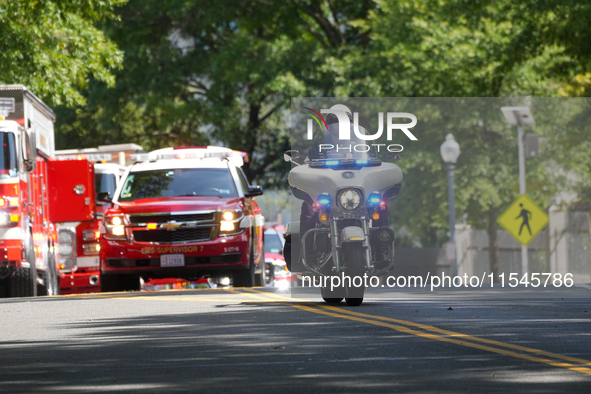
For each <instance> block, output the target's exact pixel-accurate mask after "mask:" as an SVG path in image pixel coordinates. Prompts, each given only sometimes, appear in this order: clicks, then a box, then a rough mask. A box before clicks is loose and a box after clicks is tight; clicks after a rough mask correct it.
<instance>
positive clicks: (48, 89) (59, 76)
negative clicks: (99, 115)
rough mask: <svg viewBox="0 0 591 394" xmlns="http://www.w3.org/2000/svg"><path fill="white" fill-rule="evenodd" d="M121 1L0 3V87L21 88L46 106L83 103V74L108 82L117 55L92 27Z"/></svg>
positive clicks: (4, 0) (21, 0) (110, 82)
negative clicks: (43, 101) (22, 85)
mask: <svg viewBox="0 0 591 394" xmlns="http://www.w3.org/2000/svg"><path fill="white" fill-rule="evenodd" d="M123 2H124V0H101V1H98V0H14V1H13V0H10V1H9V0H0V64H2V68H1V69H0V83H3V84H24V85H26V86H28V87H29V88H30V89H31V90H32V91H33V92H35V93H36V94H37V95H39V96H41V97H43V98H44V99H45V100H46V101H47V102H48V103H49V104H50V105H60V104H61V105H68V106H71V105H75V104H83V103H84V102H85V100H84V97H83V95H81V93H80V89H84V88H86V87H87V84H88V80H89V76H92V77H93V78H95V79H96V80H99V81H102V82H104V83H106V84H108V85H113V84H114V78H113V75H112V73H111V72H112V70H113V69H115V68H116V67H118V66H119V65H120V63H121V61H122V53H121V52H120V51H119V50H118V49H117V47H116V46H115V45H114V44H113V43H112V42H111V41H109V40H108V39H107V38H106V36H105V34H104V33H103V31H102V30H101V29H99V28H98V27H97V25H98V24H101V23H104V22H106V21H108V20H112V19H113V18H114V13H113V10H114V8H115V7H116V6H117V5H120V4H122V3H123Z"/></svg>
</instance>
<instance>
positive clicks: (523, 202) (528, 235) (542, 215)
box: [497, 194, 549, 245]
mask: <svg viewBox="0 0 591 394" xmlns="http://www.w3.org/2000/svg"><path fill="white" fill-rule="evenodd" d="M548 221H549V218H548V214H546V212H544V210H543V209H541V208H540V207H538V206H537V205H536V204H535V203H534V202H533V200H532V199H531V198H529V197H528V196H527V195H526V194H522V195H521V196H519V197H517V199H516V200H515V201H513V203H512V204H511V205H510V206H509V208H507V209H506V210H505V212H503V213H502V214H501V216H499V218H498V219H497V222H498V223H499V224H500V225H501V227H503V228H504V229H505V230H507V231H508V232H509V234H511V235H512V236H513V237H514V238H515V239H516V240H517V242H519V243H520V244H522V245H527V244H529V243H530V242H531V241H533V239H534V238H535V237H536V235H538V234H539V232H540V231H542V230H543V229H544V227H546V225H547V224H548Z"/></svg>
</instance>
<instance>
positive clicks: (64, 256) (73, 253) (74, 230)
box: [55, 144, 143, 294]
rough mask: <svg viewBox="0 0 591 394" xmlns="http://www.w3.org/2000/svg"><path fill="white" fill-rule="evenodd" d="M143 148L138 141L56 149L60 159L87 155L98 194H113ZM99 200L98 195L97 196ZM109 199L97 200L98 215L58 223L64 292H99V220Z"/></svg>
mask: <svg viewBox="0 0 591 394" xmlns="http://www.w3.org/2000/svg"><path fill="white" fill-rule="evenodd" d="M138 152H143V148H142V147H141V146H139V145H136V144H119V145H103V146H99V147H98V148H86V149H68V150H60V151H56V152H55V154H56V158H57V159H58V160H80V159H83V158H85V159H87V160H89V161H91V162H94V174H95V180H94V182H95V191H96V194H99V193H106V195H109V196H111V197H112V196H114V195H115V190H116V188H117V185H118V184H119V180H120V179H121V176H122V175H123V173H124V172H125V166H126V165H129V164H130V163H131V162H130V155H131V154H134V153H138ZM95 201H96V198H95ZM110 205H111V204H110V203H104V202H103V203H101V202H97V203H96V216H95V217H92V218H91V219H90V220H86V221H78V222H67V223H58V224H57V228H58V238H59V240H60V259H59V264H58V270H59V271H58V272H59V277H60V283H59V284H60V291H61V294H76V293H93V292H100V291H101V287H100V267H99V251H100V243H99V242H100V233H99V232H98V229H99V222H100V221H101V220H102V217H103V213H104V211H105V210H106V209H107V208H108V207H109V206H110Z"/></svg>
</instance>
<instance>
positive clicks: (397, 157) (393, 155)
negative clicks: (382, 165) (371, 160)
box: [388, 152, 402, 161]
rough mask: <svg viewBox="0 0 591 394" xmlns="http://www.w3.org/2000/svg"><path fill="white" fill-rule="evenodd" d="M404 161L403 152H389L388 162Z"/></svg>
mask: <svg viewBox="0 0 591 394" xmlns="http://www.w3.org/2000/svg"><path fill="white" fill-rule="evenodd" d="M400 159H402V152H388V160H391V161H395V160H400Z"/></svg>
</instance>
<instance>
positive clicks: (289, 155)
mask: <svg viewBox="0 0 591 394" xmlns="http://www.w3.org/2000/svg"><path fill="white" fill-rule="evenodd" d="M299 157H300V152H299V151H297V150H288V151H287V152H285V153H284V154H283V160H285V161H286V162H288V163H289V162H290V161H291V162H293V161H294V160H297V159H298V158H299Z"/></svg>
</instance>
